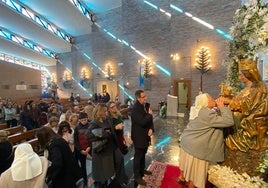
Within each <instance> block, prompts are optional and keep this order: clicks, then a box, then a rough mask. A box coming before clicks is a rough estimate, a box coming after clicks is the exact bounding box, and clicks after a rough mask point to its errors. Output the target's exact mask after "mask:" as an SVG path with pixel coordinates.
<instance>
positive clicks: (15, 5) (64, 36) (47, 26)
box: [2, 0, 72, 43]
mask: <svg viewBox="0 0 268 188" xmlns="http://www.w3.org/2000/svg"><path fill="white" fill-rule="evenodd" d="M2 2H3V3H5V4H6V5H8V6H9V7H10V8H12V9H13V10H15V11H16V12H18V13H20V14H21V15H23V16H25V17H27V18H30V19H31V20H33V21H34V22H35V23H38V24H39V25H40V26H42V27H43V28H45V29H47V30H48V31H50V32H52V33H54V34H55V35H57V36H58V37H60V38H61V39H63V40H65V41H67V42H69V43H70V41H71V38H72V37H71V36H70V35H68V34H66V33H65V32H63V31H61V30H60V29H59V28H57V27H56V26H54V25H53V24H51V23H49V22H48V21H46V19H45V18H43V17H41V16H39V15H36V14H35V13H33V12H32V10H30V9H29V8H28V7H27V8H26V7H25V6H24V5H20V4H18V3H17V2H15V1H13V0H2ZM50 28H54V29H50Z"/></svg>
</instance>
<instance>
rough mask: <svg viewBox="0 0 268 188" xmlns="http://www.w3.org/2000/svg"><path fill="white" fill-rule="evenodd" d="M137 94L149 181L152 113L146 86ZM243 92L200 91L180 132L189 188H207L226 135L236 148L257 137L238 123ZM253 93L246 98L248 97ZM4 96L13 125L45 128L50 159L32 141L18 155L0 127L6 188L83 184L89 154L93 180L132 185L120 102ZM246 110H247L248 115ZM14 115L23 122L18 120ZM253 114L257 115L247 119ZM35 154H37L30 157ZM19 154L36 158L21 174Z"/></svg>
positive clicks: (139, 147) (100, 184) (139, 156)
mask: <svg viewBox="0 0 268 188" xmlns="http://www.w3.org/2000/svg"><path fill="white" fill-rule="evenodd" d="M240 68H241V70H240V77H239V78H240V80H241V82H244V83H245V84H247V83H250V84H248V85H247V87H246V89H247V90H249V89H251V90H253V91H254V89H255V88H256V87H257V86H260V87H261V88H262V90H261V91H264V92H260V91H259V90H258V91H256V92H255V93H253V92H250V93H248V92H247V94H248V95H249V96H247V97H248V98H247V99H250V98H249V97H250V95H252V94H255V95H258V94H260V95H261V96H262V97H263V99H264V102H265V104H266V103H267V97H266V94H267V92H266V89H264V87H263V85H261V84H258V83H257V82H256V84H255V85H254V82H253V81H254V80H253V79H251V77H250V76H252V77H253V78H255V77H256V76H255V77H254V75H250V76H248V75H247V74H246V73H247V72H246V70H244V69H242V66H241V67H240ZM243 68H245V67H243ZM246 68H247V67H246ZM257 76H258V75H257ZM258 78H259V77H257V78H256V79H258ZM249 81H251V82H249ZM242 92H244V91H242ZM255 95H254V96H255ZM243 96H245V95H243ZM135 98H136V101H135V103H133V104H132V105H131V112H130V117H131V139H132V141H133V146H134V160H133V173H134V181H135V183H136V184H137V185H142V186H146V185H147V182H146V181H145V179H144V178H143V177H144V176H145V175H152V172H150V171H148V170H146V168H145V164H146V163H145V161H146V158H145V157H146V153H147V150H148V147H149V146H150V144H151V136H152V135H153V133H154V122H153V115H152V114H153V111H152V109H151V107H150V104H149V103H147V96H146V93H145V92H144V91H143V90H137V91H136V92H135ZM239 98H240V96H239V95H237V96H235V97H234V98H233V99H230V100H227V99H226V98H224V96H221V97H219V98H217V99H213V98H212V97H211V96H210V95H209V94H208V93H200V94H199V95H198V96H196V99H195V104H194V106H193V107H191V110H190V114H189V123H188V124H187V126H186V128H185V129H184V131H183V133H182V135H181V142H180V156H179V166H180V169H181V173H180V175H179V176H178V178H177V182H178V183H179V184H184V185H186V182H187V187H189V188H195V187H198V188H204V187H205V185H206V181H207V172H208V166H209V164H216V163H219V162H222V161H224V159H225V156H224V149H225V141H226V143H227V146H228V147H230V148H231V149H234V150H237V149H241V151H244V150H243V148H241V147H240V145H239V144H243V143H244V141H252V139H251V137H250V138H249V137H245V136H244V137H239V136H241V135H239V134H240V133H241V132H242V131H245V130H244V129H246V128H245V127H246V126H245V125H244V124H243V123H244V122H243V119H242V121H241V125H240V126H242V127H237V126H238V125H235V126H234V124H235V121H234V119H235V118H234V115H233V111H235V110H239V109H238V107H243V108H245V105H244V106H239V105H235V102H237V101H238V100H239ZM247 99H244V98H243V97H242V98H241V100H243V101H244V100H247ZM254 99H259V98H254ZM74 100H75V99H74ZM94 100H96V99H94ZM1 101H2V102H1V103H0V105H1V107H2V108H1V118H2V120H3V117H4V120H5V121H6V123H7V124H8V125H9V126H15V125H17V124H18V123H19V124H20V125H23V126H25V129H26V130H31V129H35V128H38V130H37V134H36V135H37V138H38V141H39V143H40V145H41V147H42V148H43V149H44V156H45V159H43V158H42V157H39V156H36V154H33V153H34V152H33V151H32V148H31V146H29V144H28V145H27V144H24V145H23V144H22V145H21V146H20V145H19V146H18V147H17V149H16V151H15V156H14V155H13V154H12V152H11V151H12V145H11V144H10V143H9V142H8V139H7V133H6V132H5V131H0V149H2V148H3V147H4V150H5V153H2V152H0V153H1V158H0V167H1V169H0V170H1V171H0V173H2V174H3V175H1V176H0V186H1V185H4V184H5V185H8V186H7V187H17V184H18V182H17V181H23V185H37V184H38V185H39V184H40V183H41V181H43V183H44V185H46V186H48V187H53V188H58V187H67V188H68V187H70V188H73V187H76V184H77V182H78V180H83V184H84V186H85V187H87V184H88V176H87V175H88V173H87V169H86V161H87V158H90V159H91V160H92V178H93V180H94V186H95V187H96V188H107V187H108V185H109V183H110V182H111V180H113V181H114V182H116V184H117V185H118V187H127V185H128V184H129V177H128V176H127V175H126V171H125V166H124V154H126V153H127V152H128V151H127V150H125V146H126V141H125V138H124V121H123V116H122V114H121V113H120V111H119V107H118V103H117V102H115V101H110V98H109V100H108V101H106V102H108V103H104V101H103V100H101V101H99V100H97V102H96V103H94V102H93V101H91V100H89V101H88V104H87V105H86V106H81V105H80V106H77V105H75V104H73V106H72V107H70V108H68V109H65V108H63V107H62V106H61V104H60V103H59V102H57V101H54V102H52V103H50V104H48V103H46V102H44V101H42V100H40V102H39V104H35V103H34V102H33V101H26V102H25V104H24V105H23V106H22V107H21V108H18V105H16V104H14V103H12V102H11V101H10V100H1ZM260 102H263V101H260ZM239 104H240V103H239ZM253 104H255V103H253ZM13 106H14V107H13ZM15 106H16V108H15ZM258 107H264V109H265V110H266V111H265V110H262V111H258V112H260V113H261V115H267V105H266V106H262V105H261V106H259V105H258ZM265 107H266V108H265ZM11 109H14V110H11ZM18 109H20V110H18ZM246 109H249V107H248V108H246ZM244 110H245V109H244ZM244 110H243V109H242V111H240V112H242V113H243V112H244ZM11 112H13V114H14V116H12V115H11V114H12V113H11ZM265 117H266V116H265ZM14 118H15V119H16V120H17V121H13V119H14ZM163 118H165V117H163ZM249 118H251V116H250V115H248V116H247V117H246V120H248V119H249ZM14 122H16V123H14ZM247 122H248V121H247ZM13 123H14V125H13ZM227 127H234V129H235V130H237V132H235V133H234V134H230V135H229V136H227V139H226V140H225V138H224V131H223V130H224V128H227ZM242 128H243V129H242ZM239 139H240V140H239ZM261 139H263V136H262V137H258V135H257V142H254V143H255V145H254V144H250V145H249V146H248V148H249V147H252V148H255V149H259V148H262V147H263V145H262V144H263V142H262V140H261ZM247 143H248V142H247ZM243 146H244V145H243ZM10 148H11V149H10ZM248 148H247V149H248ZM4 150H3V151H4ZM30 155H32V156H33V158H30V157H29V156H30ZM2 156H3V157H2ZM18 156H21V157H23V158H25V160H26V161H27V160H29V163H27V165H29V167H27V173H29V174H26V175H22V176H20V175H19V173H21V171H22V170H23V169H22V168H25V164H22V162H21V161H20V158H19V157H18ZM46 160H47V161H46ZM47 163H48V164H47ZM33 164H38V165H37V168H36V169H35V168H33V166H32V165H33ZM14 169H16V170H14ZM44 174H46V175H45V176H44ZM44 177H45V178H44ZM9 180H10V181H9ZM21 185H22V184H21ZM40 187H42V186H40Z"/></svg>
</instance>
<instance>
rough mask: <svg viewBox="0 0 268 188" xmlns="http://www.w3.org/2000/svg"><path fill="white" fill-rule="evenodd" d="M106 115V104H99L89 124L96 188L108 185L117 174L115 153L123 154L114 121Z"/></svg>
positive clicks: (93, 176) (103, 187)
mask: <svg viewBox="0 0 268 188" xmlns="http://www.w3.org/2000/svg"><path fill="white" fill-rule="evenodd" d="M106 116H107V107H106V105H105V104H103V103H102V104H101V103H100V104H97V106H96V107H95V109H94V111H93V120H92V121H91V122H90V126H89V133H88V139H89V140H90V142H91V145H92V178H93V180H94V181H95V182H94V185H95V188H107V187H108V181H109V180H110V179H111V177H112V176H113V175H114V174H115V165H114V164H115V157H114V155H117V154H121V152H120V150H119V149H118V146H117V145H116V140H115V139H116V138H115V135H114V133H113V130H112V121H111V119H110V118H107V117H106ZM115 150H116V151H117V153H115V152H114V151H115ZM121 156H122V154H121Z"/></svg>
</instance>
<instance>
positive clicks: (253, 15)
mask: <svg viewBox="0 0 268 188" xmlns="http://www.w3.org/2000/svg"><path fill="white" fill-rule="evenodd" d="M230 34H231V36H232V37H233V40H231V41H229V43H228V47H229V54H228V60H227V61H226V63H225V64H226V66H227V75H226V83H227V85H229V86H231V87H233V88H235V90H239V83H238V82H239V81H238V65H237V63H238V60H239V59H242V58H254V57H255V56H256V54H257V53H258V52H260V51H262V50H267V46H268V4H267V3H263V2H262V1H261V0H251V1H249V2H248V3H246V4H245V5H243V6H242V7H241V8H240V9H238V10H237V11H236V13H235V16H234V18H233V26H232V27H231V28H230Z"/></svg>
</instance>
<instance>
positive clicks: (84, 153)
mask: <svg viewBox="0 0 268 188" xmlns="http://www.w3.org/2000/svg"><path fill="white" fill-rule="evenodd" d="M89 150H90V147H87V149H86V150H81V154H83V155H86V156H87V154H88V152H89Z"/></svg>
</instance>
